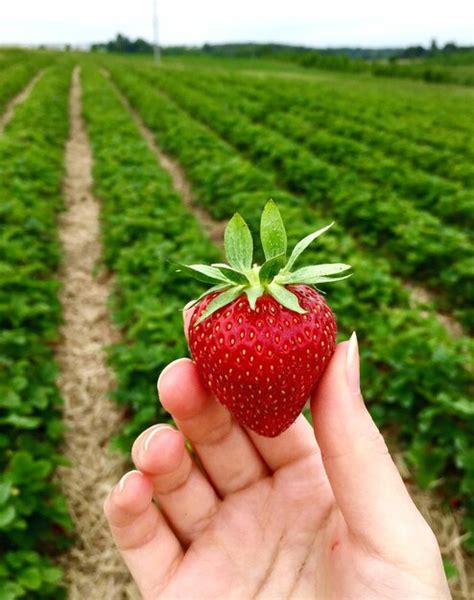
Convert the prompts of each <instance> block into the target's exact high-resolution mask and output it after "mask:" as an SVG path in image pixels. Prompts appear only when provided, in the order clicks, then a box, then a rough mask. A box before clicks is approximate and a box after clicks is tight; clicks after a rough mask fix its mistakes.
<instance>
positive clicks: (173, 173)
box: [102, 70, 227, 248]
mask: <svg viewBox="0 0 474 600" xmlns="http://www.w3.org/2000/svg"><path fill="white" fill-rule="evenodd" d="M102 74H103V75H104V77H106V78H107V79H110V75H109V73H108V72H107V71H105V70H103V71H102ZM114 88H115V91H116V93H117V96H118V98H119V99H120V102H121V103H122V104H123V106H124V107H125V108H126V109H127V111H128V112H129V114H130V116H131V117H132V118H133V120H134V121H135V124H136V125H137V127H138V129H139V131H140V133H141V134H142V136H143V138H144V139H145V141H146V143H147V144H148V147H149V148H150V150H151V151H152V153H153V154H154V156H155V158H156V160H157V161H158V164H159V165H160V166H161V167H162V168H163V169H164V170H165V171H167V172H168V173H169V175H170V177H171V180H172V182H173V187H174V189H175V190H176V192H178V194H179V195H180V196H181V199H182V200H183V202H184V204H185V205H186V206H187V207H188V209H189V211H190V212H192V213H193V214H194V216H195V217H196V219H197V220H198V221H199V224H200V225H201V227H202V229H203V231H204V232H205V234H206V235H207V237H208V238H209V239H210V240H211V241H212V242H213V243H214V244H215V245H216V246H218V247H219V248H223V247H224V230H225V227H226V225H227V223H226V222H225V221H217V220H216V219H213V218H212V217H211V216H210V215H209V213H208V212H207V211H206V210H204V209H203V208H202V207H201V206H199V204H198V203H197V202H196V200H195V198H194V195H193V192H192V190H191V185H190V184H189V182H188V180H187V178H186V175H185V174H184V171H183V169H182V167H181V165H180V164H179V163H177V162H176V161H175V160H173V159H172V158H171V157H169V156H168V155H167V154H165V153H164V152H163V151H162V150H161V149H160V148H159V147H158V145H157V144H156V142H155V136H154V135H153V133H152V132H151V131H150V129H148V127H147V126H146V125H145V123H144V122H143V119H142V118H141V116H140V115H139V114H138V113H137V111H136V110H135V109H134V108H133V107H132V106H131V104H130V103H129V101H128V100H127V99H126V98H125V96H124V95H123V94H122V93H121V92H120V90H119V89H118V88H117V86H115V85H114Z"/></svg>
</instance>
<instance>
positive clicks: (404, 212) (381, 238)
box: [142, 69, 474, 327]
mask: <svg viewBox="0 0 474 600" xmlns="http://www.w3.org/2000/svg"><path fill="white" fill-rule="evenodd" d="M142 72H143V73H144V74H145V76H148V77H149V78H150V79H151V80H152V81H156V82H157V83H159V84H160V85H161V86H163V89H166V91H167V93H170V94H172V96H173V98H174V99H175V100H176V101H177V102H178V103H179V104H180V106H182V107H183V108H184V109H185V110H187V111H188V112H189V113H191V114H193V115H194V116H196V117H197V118H199V119H200V120H202V121H203V122H205V123H206V124H207V125H209V126H210V127H212V128H213V129H215V130H216V131H217V132H218V133H219V134H220V135H222V136H223V137H224V138H225V139H226V140H227V141H228V142H230V143H232V144H233V145H234V146H235V147H236V148H238V149H239V150H241V151H242V152H243V153H245V155H248V156H249V157H250V158H251V159H252V160H254V161H255V163H256V164H258V165H260V166H261V167H262V168H264V169H266V170H268V171H271V172H274V173H275V176H278V179H279V181H281V182H282V183H283V184H284V185H285V186H286V187H287V188H288V189H289V190H291V191H292V192H294V193H297V194H301V195H303V196H304V197H305V198H306V199H307V201H308V202H319V203H320V204H321V205H322V206H323V207H324V208H325V209H327V210H328V212H329V211H330V212H329V214H330V217H331V218H332V217H336V218H337V219H338V220H339V221H340V222H341V223H344V224H345V225H346V226H347V227H350V228H351V230H352V231H353V232H354V235H356V236H357V237H360V240H361V242H362V243H363V244H364V245H365V246H368V247H373V248H374V249H376V250H377V251H379V252H380V251H381V252H383V253H384V254H385V255H386V256H387V257H389V259H390V262H391V265H392V269H393V270H394V272H395V273H397V274H399V275H402V276H408V277H413V278H415V277H416V279H417V280H421V281H425V282H426V283H427V284H428V286H430V287H432V288H434V289H437V292H438V294H439V296H440V306H441V307H442V308H446V307H447V306H453V305H454V306H457V307H458V308H459V309H460V312H459V317H460V318H461V319H462V320H463V321H464V322H465V324H466V325H467V326H468V327H469V326H472V319H473V311H472V309H471V308H470V307H471V299H472V296H473V294H474V272H473V270H472V268H471V269H469V266H468V265H472V262H474V252H473V247H472V244H471V242H470V239H469V237H468V236H467V234H466V233H464V232H461V231H459V230H458V229H456V228H454V227H452V226H448V225H446V224H444V223H443V222H441V221H440V220H439V219H438V218H436V217H435V216H433V215H431V214H429V213H428V212H426V211H425V210H420V209H419V208H417V207H415V206H414V205H413V203H412V202H411V201H408V200H405V199H404V198H402V197H400V196H398V195H396V193H394V192H393V191H390V192H387V191H384V190H383V189H382V191H381V189H380V186H378V185H374V184H372V183H369V182H365V181H361V180H360V176H359V174H358V173H357V172H354V170H353V169H354V164H353V163H355V160H354V159H353V153H351V154H348V158H347V159H346V162H347V165H348V167H349V168H346V169H341V168H340V167H339V165H337V164H330V163H327V162H325V161H323V160H321V153H320V152H317V154H316V152H315V153H312V152H309V151H308V150H306V149H305V148H303V147H301V144H299V143H297V142H293V141H289V139H288V138H289V137H290V138H291V137H295V136H294V133H293V132H294V130H295V127H294V123H293V124H288V126H287V127H286V128H285V126H284V125H283V126H282V125H281V124H282V123H283V124H284V123H285V121H286V117H285V115H284V114H280V115H278V118H277V119H276V120H273V121H272V127H271V129H270V128H268V127H265V126H262V121H263V122H264V121H265V118H266V117H265V116H264V115H267V114H271V112H272V110H271V105H270V106H269V105H268V103H267V102H266V100H265V98H266V97H271V98H272V103H273V102H274V100H273V98H274V94H273V93H269V92H268V91H267V90H266V86H265V84H262V83H259V88H260V89H261V90H262V92H261V96H260V101H259V104H258V109H257V110H256V109H255V108H254V106H253V105H252V104H251V106H250V108H249V104H248V102H247V101H246V99H245V95H246V89H245V86H244V85H242V86H235V85H229V84H227V85H225V86H224V85H222V82H221V80H220V79H219V78H218V77H217V78H216V77H214V76H212V75H209V76H207V77H206V76H205V75H204V76H203V77H201V78H200V83H198V84H197V85H196V84H195V83H194V81H193V83H192V84H191V80H190V79H189V77H188V78H186V77H183V75H182V74H178V75H176V74H174V73H173V75H167V74H166V73H165V74H162V73H161V72H160V73H155V72H154V71H151V70H145V69H144V70H143V71H142ZM180 79H184V80H185V82H189V85H188V84H186V85H185V86H183V85H182V84H180V82H179V80H180ZM201 86H202V92H197V91H196V87H201ZM204 90H205V91H204ZM209 93H211V94H212V95H213V98H212V99H210V98H209ZM242 99H243V100H242ZM222 102H225V103H226V106H227V110H226V111H222V110H221V106H222ZM253 104H255V103H253ZM247 114H248V115H249V116H250V117H253V119H251V118H248V117H247V116H246V115H247ZM256 114H257V116H255V115H256ZM303 115H304V113H303ZM254 120H256V121H257V122H254ZM275 130H277V131H275ZM279 130H281V131H282V133H284V135H282V134H280V133H278V131H279ZM306 133H308V132H307V128H306ZM303 137H305V136H303ZM311 139H314V138H313V137H312V136H311V135H309V140H311ZM316 150H319V147H318V148H316ZM364 160H365V161H366V162H367V163H368V164H374V163H373V162H372V161H370V160H369V159H368V157H367V156H365V159H364ZM339 163H340V161H339ZM351 163H352V165H351ZM383 169H386V167H384V168H383ZM387 171H388V172H390V169H389V168H388V169H387ZM443 198H444V199H443V202H444V206H445V207H446V209H447V208H448V207H450V206H451V205H452V204H453V203H455V202H454V198H453V199H452V201H449V199H448V198H445V197H443ZM432 203H433V200H432V199H431V204H432ZM464 210H465V213H462V214H458V215H457V217H456V220H457V222H459V221H466V220H468V223H469V222H472V221H473V219H474V216H473V215H474V191H473V192H472V194H471V202H470V203H465V204H464ZM454 212H455V211H454ZM440 282H441V283H442V285H441V286H440Z"/></svg>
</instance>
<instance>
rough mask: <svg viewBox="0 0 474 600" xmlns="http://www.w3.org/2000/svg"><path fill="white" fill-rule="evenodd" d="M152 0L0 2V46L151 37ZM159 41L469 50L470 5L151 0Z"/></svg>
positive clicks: (412, 0)
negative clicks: (445, 46) (432, 45)
mask: <svg viewBox="0 0 474 600" xmlns="http://www.w3.org/2000/svg"><path fill="white" fill-rule="evenodd" d="M152 3H153V0H128V1H125V0H0V44H12V43H21V44H38V43H71V44H73V45H74V44H87V43H90V42H94V41H104V40H108V39H110V38H112V37H115V34H116V33H117V32H119V31H120V32H122V33H125V34H126V35H128V36H131V37H138V36H140V37H144V38H145V39H151V38H152V24H151V23H152V19H151V15H152ZM157 3H158V14H159V22H160V42H161V43H162V44H163V45H170V44H202V43H204V42H226V41H259V42H265V41H275V42H286V43H292V44H302V45H308V46H343V45H347V46H369V47H377V46H404V45H413V44H423V45H427V44H428V43H429V42H430V40H431V38H433V37H434V38H436V39H437V41H438V43H440V44H444V43H446V42H447V41H455V42H457V43H458V44H474V1H473V0H450V1H449V2H441V1H436V0H395V1H393V0H392V1H387V0H385V1H380V0H359V1H356V0H345V1H342V0H330V1H329V2H324V1H323V0H319V1H318V0H312V1H309V0H287V1H286V2H281V1H279V0H237V1H234V2H232V1H230V0H157Z"/></svg>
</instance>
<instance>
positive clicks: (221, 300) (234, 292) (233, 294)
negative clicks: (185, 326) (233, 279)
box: [196, 285, 244, 325]
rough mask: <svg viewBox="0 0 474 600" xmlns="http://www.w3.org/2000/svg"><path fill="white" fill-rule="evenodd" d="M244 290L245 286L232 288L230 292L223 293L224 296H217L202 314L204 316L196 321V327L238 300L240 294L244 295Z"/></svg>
mask: <svg viewBox="0 0 474 600" xmlns="http://www.w3.org/2000/svg"><path fill="white" fill-rule="evenodd" d="M243 289H244V286H243V285H239V286H237V287H231V288H230V289H229V290H227V291H225V292H222V294H219V295H218V296H216V297H215V298H214V299H213V300H211V302H209V305H208V306H207V307H206V310H205V311H204V312H203V313H202V315H201V316H200V317H199V319H198V320H197V321H196V325H199V323H202V321H204V319H207V317H209V316H210V315H212V313H214V312H216V310H219V309H220V308H222V307H223V306H226V305H227V304H230V303H231V302H232V301H234V300H235V299H236V298H238V297H239V296H240V294H241V293H242V291H243Z"/></svg>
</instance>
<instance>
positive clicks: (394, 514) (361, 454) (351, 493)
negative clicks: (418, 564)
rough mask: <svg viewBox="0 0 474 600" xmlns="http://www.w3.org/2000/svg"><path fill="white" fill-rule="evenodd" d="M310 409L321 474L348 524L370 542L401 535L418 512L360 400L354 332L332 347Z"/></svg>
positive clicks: (416, 517)
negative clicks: (349, 337) (346, 339)
mask: <svg viewBox="0 0 474 600" xmlns="http://www.w3.org/2000/svg"><path fill="white" fill-rule="evenodd" d="M311 408H312V414H313V423H314V428H315V432H316V438H317V440H318V443H319V446H320V448H321V451H322V456H323V462H324V466H325V469H326V473H327V476H328V478H329V482H330V484H331V487H332V489H333V492H334V495H335V497H336V501H337V504H338V505H339V508H340V509H341V511H342V513H343V515H344V517H345V520H346V522H347V525H348V527H349V529H350V530H351V531H352V532H353V533H355V534H357V535H358V536H360V537H361V538H363V539H364V540H365V542H367V543H370V544H372V547H380V544H383V543H384V542H386V541H387V540H388V539H389V540H392V541H393V540H396V539H399V537H400V536H402V537H403V536H404V535H405V532H406V528H407V527H410V526H411V525H412V524H414V523H415V522H416V523H417V522H418V520H419V518H420V516H419V514H418V512H417V510H416V508H415V506H414V504H413V502H412V501H411V498H410V496H409V495H408V492H407V490H406V488H405V485H404V483H403V481H402V479H401V477H400V475H399V473H398V471H397V468H396V466H395V464H394V462H393V461H392V459H391V457H390V455H389V453H388V450H387V447H386V445H385V442H384V440H383V437H382V435H381V434H380V432H379V431H378V429H377V427H376V425H375V423H374V422H373V420H372V418H371V416H370V414H369V412H368V411H367V409H366V407H365V405H364V402H363V399H362V396H361V393H360V390H359V354H358V347H357V338H356V337H355V335H353V337H352V338H351V341H350V343H349V342H344V343H342V344H339V346H338V347H337V349H336V352H335V354H334V357H333V358H332V360H331V362H330V364H329V365H328V368H327V370H326V372H325V374H324V376H323V379H322V380H321V382H320V384H319V386H318V389H317V390H316V393H315V395H314V398H313V401H312V407H311ZM401 523H403V526H401Z"/></svg>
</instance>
